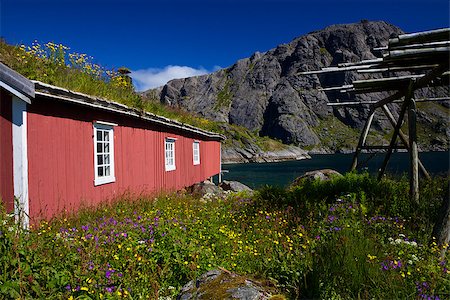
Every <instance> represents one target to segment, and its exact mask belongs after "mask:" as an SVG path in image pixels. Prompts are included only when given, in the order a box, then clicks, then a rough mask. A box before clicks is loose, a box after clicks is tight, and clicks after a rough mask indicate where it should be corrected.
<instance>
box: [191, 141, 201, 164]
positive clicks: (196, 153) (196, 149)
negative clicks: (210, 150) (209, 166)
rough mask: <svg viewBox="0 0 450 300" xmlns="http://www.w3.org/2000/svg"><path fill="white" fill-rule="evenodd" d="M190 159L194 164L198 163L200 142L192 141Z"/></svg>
mask: <svg viewBox="0 0 450 300" xmlns="http://www.w3.org/2000/svg"><path fill="white" fill-rule="evenodd" d="M192 160H193V163H194V166H196V165H199V164H200V142H199V141H194V142H193V143H192Z"/></svg>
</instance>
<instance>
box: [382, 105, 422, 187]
mask: <svg viewBox="0 0 450 300" xmlns="http://www.w3.org/2000/svg"><path fill="white" fill-rule="evenodd" d="M416 102H417V101H416ZM381 108H382V109H383V112H384V114H385V115H386V116H387V117H388V120H389V122H390V123H391V125H392V127H394V128H395V126H396V123H395V118H394V116H393V115H392V113H391V111H390V110H389V108H388V107H387V106H386V105H383V106H382V107H381ZM398 136H399V137H400V139H401V140H402V142H403V144H404V145H405V147H406V149H407V150H408V151H409V149H410V148H409V138H408V136H407V135H406V134H404V133H403V131H401V130H399V131H398ZM419 168H420V171H421V172H422V174H423V176H425V177H426V178H427V179H430V174H429V173H428V171H427V169H425V166H424V165H423V164H422V162H421V161H420V159H419Z"/></svg>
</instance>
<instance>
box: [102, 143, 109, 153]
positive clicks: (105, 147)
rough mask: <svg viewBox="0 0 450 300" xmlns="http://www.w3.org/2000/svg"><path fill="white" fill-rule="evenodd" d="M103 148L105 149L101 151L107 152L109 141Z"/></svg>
mask: <svg viewBox="0 0 450 300" xmlns="http://www.w3.org/2000/svg"><path fill="white" fill-rule="evenodd" d="M104 150H105V151H103V152H104V153H109V143H105V144H104Z"/></svg>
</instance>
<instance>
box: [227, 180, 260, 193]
mask: <svg viewBox="0 0 450 300" xmlns="http://www.w3.org/2000/svg"><path fill="white" fill-rule="evenodd" d="M219 187H220V188H222V189H223V190H224V191H232V192H243V191H247V192H253V190H252V189H251V188H249V187H248V186H246V185H245V184H243V183H241V182H239V181H228V180H224V181H223V182H222V183H220V184H219Z"/></svg>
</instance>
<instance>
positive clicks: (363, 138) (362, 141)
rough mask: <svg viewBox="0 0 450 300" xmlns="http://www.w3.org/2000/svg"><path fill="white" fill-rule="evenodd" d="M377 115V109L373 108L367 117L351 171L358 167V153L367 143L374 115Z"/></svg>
mask: <svg viewBox="0 0 450 300" xmlns="http://www.w3.org/2000/svg"><path fill="white" fill-rule="evenodd" d="M374 116H375V110H374V109H372V110H371V111H370V113H369V117H368V118H367V121H366V124H364V128H363V131H362V132H361V135H360V136H359V141H358V146H356V150H355V154H354V156H353V162H352V167H351V169H350V170H351V171H353V170H356V167H357V166H358V155H359V153H360V152H361V148H362V147H363V146H364V145H365V143H366V139H367V135H368V134H369V130H370V126H371V125H372V121H373V117H374Z"/></svg>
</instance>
